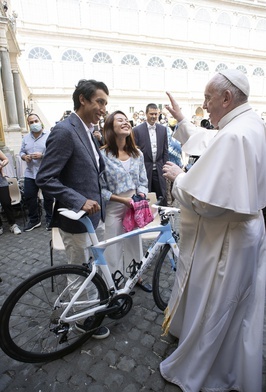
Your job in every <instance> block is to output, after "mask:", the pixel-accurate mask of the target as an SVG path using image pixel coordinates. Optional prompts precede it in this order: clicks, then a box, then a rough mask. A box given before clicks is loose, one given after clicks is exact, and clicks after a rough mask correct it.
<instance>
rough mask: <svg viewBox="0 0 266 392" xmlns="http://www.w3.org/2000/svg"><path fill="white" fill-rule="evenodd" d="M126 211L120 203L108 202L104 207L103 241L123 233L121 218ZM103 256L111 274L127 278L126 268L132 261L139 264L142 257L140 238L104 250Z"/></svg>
mask: <svg viewBox="0 0 266 392" xmlns="http://www.w3.org/2000/svg"><path fill="white" fill-rule="evenodd" d="M133 194H134V191H132V190H131V191H128V192H125V193H121V194H120V195H119V196H122V197H131V196H132V195H133ZM126 211H127V207H126V206H125V205H124V204H122V203H117V202H113V201H109V202H108V203H107V205H106V216H105V236H104V239H106V240H107V239H109V238H113V237H116V236H117V235H120V234H123V233H125V230H124V229H123V224H122V223H123V218H124V216H125V213H126ZM104 256H105V258H106V260H107V262H108V266H109V268H110V271H111V273H114V272H115V271H116V270H119V271H121V273H122V274H123V275H124V276H126V277H128V276H129V273H128V272H127V267H128V265H129V264H130V263H131V261H132V259H135V260H136V261H137V262H139V261H140V260H141V258H142V256H143V250H142V240H141V237H140V236H135V237H132V238H128V239H125V240H123V241H120V242H118V243H116V244H113V245H110V246H108V247H107V248H106V250H105V252H104Z"/></svg>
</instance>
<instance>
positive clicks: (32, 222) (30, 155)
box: [20, 113, 54, 231]
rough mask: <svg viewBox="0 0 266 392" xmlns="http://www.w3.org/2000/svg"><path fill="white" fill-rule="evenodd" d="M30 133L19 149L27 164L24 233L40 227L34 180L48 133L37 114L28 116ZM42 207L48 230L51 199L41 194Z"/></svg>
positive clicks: (36, 189)
mask: <svg viewBox="0 0 266 392" xmlns="http://www.w3.org/2000/svg"><path fill="white" fill-rule="evenodd" d="M27 122H28V125H29V128H30V132H29V133H28V134H27V135H25V136H24V138H23V140H22V145H21V149H20V157H21V159H22V160H23V161H25V162H26V163H27V168H26V170H25V173H24V196H25V201H26V204H27V207H28V211H29V213H28V215H29V222H28V223H27V224H26V226H25V228H24V231H31V230H33V229H35V228H37V227H40V226H41V221H40V216H39V213H38V192H39V187H38V186H37V185H36V182H35V179H36V176H37V173H38V170H39V167H40V165H41V161H42V158H43V156H44V153H45V148H46V147H45V146H46V140H47V138H48V136H49V132H47V131H45V130H44V129H43V124H42V122H41V120H40V117H39V116H38V115H37V114H33V113H32V114H30V115H29V116H28V118H27ZM43 200H44V202H43V205H44V209H45V213H46V214H45V218H46V229H47V230H50V228H49V225H50V222H51V217H52V208H53V201H54V199H53V197H51V196H49V195H48V194H46V193H45V192H43Z"/></svg>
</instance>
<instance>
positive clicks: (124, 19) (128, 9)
mask: <svg viewBox="0 0 266 392" xmlns="http://www.w3.org/2000/svg"><path fill="white" fill-rule="evenodd" d="M118 10H119V18H118V30H119V31H121V32H124V33H126V34H136V32H138V26H139V14H138V12H139V11H138V4H137V1H136V0H120V1H119V4H118Z"/></svg>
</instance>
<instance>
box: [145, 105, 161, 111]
mask: <svg viewBox="0 0 266 392" xmlns="http://www.w3.org/2000/svg"><path fill="white" fill-rule="evenodd" d="M150 109H158V106H157V105H156V103H149V104H148V105H147V106H146V113H148V111H149V110H150Z"/></svg>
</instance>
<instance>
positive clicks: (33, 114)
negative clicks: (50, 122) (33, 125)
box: [27, 113, 42, 122]
mask: <svg viewBox="0 0 266 392" xmlns="http://www.w3.org/2000/svg"><path fill="white" fill-rule="evenodd" d="M31 116H36V117H38V119H39V120H40V122H42V120H41V119H40V117H39V116H38V114H36V113H30V114H29V115H28V117H27V121H28V119H29V117H31Z"/></svg>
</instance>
